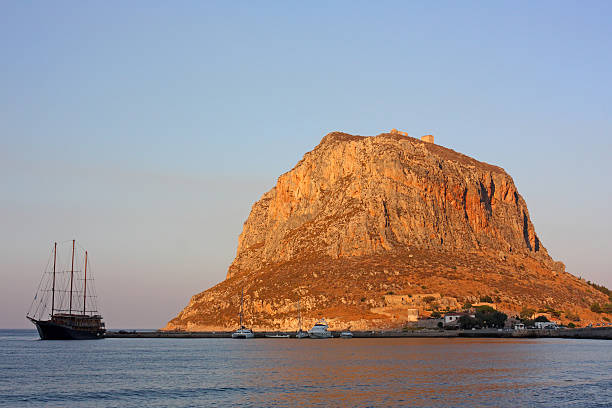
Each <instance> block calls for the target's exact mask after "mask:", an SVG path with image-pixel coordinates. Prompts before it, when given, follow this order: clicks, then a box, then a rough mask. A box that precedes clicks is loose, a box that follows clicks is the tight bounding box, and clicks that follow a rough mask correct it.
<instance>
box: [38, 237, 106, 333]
mask: <svg viewBox="0 0 612 408" xmlns="http://www.w3.org/2000/svg"><path fill="white" fill-rule="evenodd" d="M75 243H76V241H75V240H72V256H71V262H70V270H62V269H60V270H58V268H57V266H58V251H57V242H56V243H54V245H53V270H52V271H48V270H47V269H45V272H44V273H43V278H42V279H41V283H40V285H39V287H38V290H37V292H36V295H35V296H34V300H33V301H32V305H31V306H30V310H29V311H28V313H27V314H26V317H27V318H28V319H29V320H30V321H31V322H32V323H34V325H35V326H36V329H37V330H38V334H39V335H40V338H41V340H89V339H101V338H103V337H104V333H105V332H106V329H105V326H104V322H103V321H102V316H101V315H100V314H99V312H98V311H97V307H96V305H95V291H94V288H93V279H92V277H91V271H90V276H89V277H88V276H87V272H88V271H87V266H88V259H87V251H85V261H84V263H83V265H84V271H83V277H82V278H80V276H81V271H79V270H75ZM77 262H78V260H77ZM68 274H69V276H70V279H68ZM78 280H82V281H83V285H82V290H81V288H76V287H75V281H78ZM68 281H69V282H70V284H69V285H68ZM88 283H89V284H88ZM49 286H50V288H49ZM49 297H51V299H50V301H51V304H50V306H51V307H50V309H49V308H48V306H49ZM66 297H67V299H66ZM81 300H82V302H83V303H82V304H81V303H80V302H81Z"/></svg>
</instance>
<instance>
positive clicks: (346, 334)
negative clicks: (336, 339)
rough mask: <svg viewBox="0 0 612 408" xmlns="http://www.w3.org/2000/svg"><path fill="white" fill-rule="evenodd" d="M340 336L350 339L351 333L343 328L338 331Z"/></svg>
mask: <svg viewBox="0 0 612 408" xmlns="http://www.w3.org/2000/svg"><path fill="white" fill-rule="evenodd" d="M340 337H342V338H343V339H352V338H353V333H351V332H350V330H345V331H343V332H342V333H340Z"/></svg>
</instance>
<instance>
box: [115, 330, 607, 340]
mask: <svg viewBox="0 0 612 408" xmlns="http://www.w3.org/2000/svg"><path fill="white" fill-rule="evenodd" d="M330 332H331V333H332V334H333V337H334V338H336V337H340V331H330ZM232 333H233V331H214V332H213V331H202V332H185V331H159V330H158V331H138V330H118V331H114V330H108V331H107V332H106V334H105V336H104V337H106V338H124V339H139V338H151V339H158V338H161V339H163V338H171V339H207V338H218V339H219V338H231V337H232ZM279 333H286V334H289V335H290V336H291V337H289V338H292V339H294V338H295V332H281V331H266V332H263V331H259V332H254V334H255V338H267V337H266V336H269V335H275V334H279ZM352 333H353V338H404V337H414V338H515V339H520V338H528V339H533V338H563V339H596V340H612V327H585V328H576V329H557V330H532V329H529V330H497V329H481V330H410V331H353V332H352Z"/></svg>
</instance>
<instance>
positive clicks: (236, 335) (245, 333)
mask: <svg viewBox="0 0 612 408" xmlns="http://www.w3.org/2000/svg"><path fill="white" fill-rule="evenodd" d="M243 304H244V289H243V290H242V295H241V296H240V328H239V329H238V330H236V331H235V332H233V333H232V339H252V338H253V337H255V334H253V331H252V330H251V329H247V328H246V327H244V325H243V324H242V308H243Z"/></svg>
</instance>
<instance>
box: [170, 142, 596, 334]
mask: <svg viewBox="0 0 612 408" xmlns="http://www.w3.org/2000/svg"><path fill="white" fill-rule="evenodd" d="M427 141H428V142H424V141H421V140H418V139H414V138H411V137H408V136H404V135H403V134H401V133H399V132H393V133H386V134H381V135H379V136H376V137H362V136H353V135H349V134H346V133H339V132H334V133H330V134H328V135H327V136H325V137H324V138H323V140H322V141H321V143H319V145H318V146H317V147H316V148H315V149H314V150H313V151H311V152H308V153H306V155H305V156H304V158H303V159H302V160H301V161H300V162H299V163H298V164H297V165H296V166H295V167H294V168H293V169H292V170H291V171H289V172H287V173H285V174H283V175H282V176H280V177H279V179H278V182H277V184H276V186H275V187H274V188H273V189H272V190H270V191H268V192H267V193H265V194H264V195H263V197H262V198H261V199H260V200H259V201H258V202H256V203H255V204H254V205H253V208H252V210H251V214H250V215H249V217H248V219H247V221H246V222H245V224H244V228H243V231H242V233H241V234H240V237H239V240H238V251H237V255H236V259H235V260H234V262H233V263H232V264H231V266H230V267H229V270H228V273H227V279H226V280H225V281H224V282H222V283H220V284H219V285H217V286H215V287H213V288H211V289H209V290H207V291H205V292H202V293H200V294H198V295H196V296H194V297H193V298H192V299H191V302H190V304H189V305H188V306H187V307H186V308H185V309H184V310H183V311H182V312H181V313H180V314H179V315H178V316H177V317H176V318H175V319H173V320H172V321H170V322H169V323H168V325H167V326H166V329H185V330H207V329H210V330H220V329H232V328H234V327H235V326H236V324H237V313H238V307H239V296H240V291H241V289H244V290H245V314H246V315H247V316H248V318H249V321H250V323H251V325H253V326H254V328H256V329H284V330H292V329H295V328H296V327H295V324H296V317H297V314H296V307H297V304H296V302H297V300H298V299H301V301H302V313H303V314H304V315H305V323H306V324H310V323H312V322H313V321H314V320H316V319H317V318H319V317H322V316H325V317H327V318H328V319H329V320H331V322H332V327H333V326H334V325H335V326H336V327H344V326H352V327H353V328H375V327H391V326H401V325H402V324H405V322H406V321H407V320H411V319H413V318H414V317H415V316H416V315H417V314H421V315H423V314H427V313H428V311H431V310H433V309H436V308H441V309H445V308H448V309H454V308H457V307H458V306H459V304H460V303H463V302H474V301H478V300H479V299H480V298H481V297H486V296H488V297H491V298H494V299H495V300H496V303H497V307H498V308H500V309H503V310H505V311H508V312H518V311H519V310H521V309H522V308H525V307H534V308H536V309H545V310H548V311H549V312H554V314H557V315H560V317H559V318H560V319H564V317H565V316H570V317H573V318H575V316H576V315H578V316H582V317H583V319H584V318H586V319H588V318H593V319H594V318H595V316H594V315H592V314H590V312H589V311H588V307H589V306H590V305H591V304H592V303H594V302H605V301H606V298H605V297H604V296H603V294H602V293H600V292H598V291H596V290H594V289H592V288H591V287H590V286H589V285H587V284H586V283H585V282H583V281H581V280H579V279H577V278H575V277H574V276H572V275H570V274H568V273H566V272H565V271H564V266H563V264H562V263H560V262H554V261H553V260H552V259H551V258H550V256H549V255H548V253H547V251H546V249H545V248H544V246H543V245H542V243H541V242H540V240H539V238H538V236H537V235H536V232H535V229H534V226H533V224H532V222H531V220H530V218H529V212H528V210H527V205H526V203H525V200H523V198H522V197H521V196H520V194H519V193H518V191H517V189H516V187H515V185H514V182H513V180H512V178H511V177H510V176H509V175H508V174H507V173H506V172H505V171H504V170H503V169H502V168H500V167H497V166H493V165H490V164H486V163H483V162H479V161H477V160H475V159H472V158H470V157H468V156H465V155H462V154H460V153H457V152H455V151H453V150H450V149H446V148H444V147H441V146H438V145H435V144H433V143H431V141H433V137H431V138H427ZM432 299H433V300H432Z"/></svg>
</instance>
